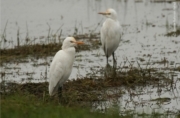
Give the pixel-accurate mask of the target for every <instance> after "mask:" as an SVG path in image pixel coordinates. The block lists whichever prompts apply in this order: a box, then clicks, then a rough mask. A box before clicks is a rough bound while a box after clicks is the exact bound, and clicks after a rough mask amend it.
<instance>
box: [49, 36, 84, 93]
mask: <svg viewBox="0 0 180 118" xmlns="http://www.w3.org/2000/svg"><path fill="white" fill-rule="evenodd" d="M77 44H83V42H80V41H76V40H75V39H74V38H73V37H67V38H66V39H65V40H64V41H63V45H62V50H59V51H58V52H57V53H56V55H55V56H54V58H53V60H52V63H51V65H50V70H49V78H50V80H49V94H50V96H52V95H54V94H55V93H57V91H58V89H59V87H62V85H63V84H64V83H65V81H66V80H67V79H68V78H69V76H70V74H71V71H72V66H73V62H74V60H75V46H77Z"/></svg>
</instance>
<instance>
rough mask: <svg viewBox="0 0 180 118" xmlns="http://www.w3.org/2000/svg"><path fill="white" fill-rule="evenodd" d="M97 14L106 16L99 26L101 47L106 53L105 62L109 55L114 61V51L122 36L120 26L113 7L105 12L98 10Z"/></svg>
mask: <svg viewBox="0 0 180 118" xmlns="http://www.w3.org/2000/svg"><path fill="white" fill-rule="evenodd" d="M99 14H102V15H104V16H106V17H107V19H106V20H105V22H104V23H103V26H102V28H101V44H102V48H103V50H104V53H105V55H106V58H107V63H108V58H109V57H110V56H111V55H112V56H113V61H114V62H115V57H114V52H115V50H116V49H117V48H118V46H119V43H120V40H121V37H122V28H121V25H120V24H119V21H118V18H117V13H116V11H115V10H114V9H108V10H107V11H106V12H99Z"/></svg>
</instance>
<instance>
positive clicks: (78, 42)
mask: <svg viewBox="0 0 180 118" xmlns="http://www.w3.org/2000/svg"><path fill="white" fill-rule="evenodd" d="M75 43H76V44H78V45H81V44H84V42H82V41H76V42H75Z"/></svg>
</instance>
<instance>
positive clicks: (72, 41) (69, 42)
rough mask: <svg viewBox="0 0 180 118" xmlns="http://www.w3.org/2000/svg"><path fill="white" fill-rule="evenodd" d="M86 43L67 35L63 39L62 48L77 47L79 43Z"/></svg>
mask: <svg viewBox="0 0 180 118" xmlns="http://www.w3.org/2000/svg"><path fill="white" fill-rule="evenodd" d="M80 44H84V43H83V42H81V41H76V39H75V38H74V37H67V38H66V39H64V41H63V45H62V49H65V48H69V47H76V46H77V45H80Z"/></svg>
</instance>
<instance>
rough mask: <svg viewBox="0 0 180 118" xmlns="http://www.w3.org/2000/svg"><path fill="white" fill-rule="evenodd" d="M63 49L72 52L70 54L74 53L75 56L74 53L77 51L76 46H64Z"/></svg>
mask: <svg viewBox="0 0 180 118" xmlns="http://www.w3.org/2000/svg"><path fill="white" fill-rule="evenodd" d="M62 50H63V51H65V52H67V53H68V54H70V55H72V56H74V55H75V52H76V50H75V48H74V47H68V48H64V47H62Z"/></svg>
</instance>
